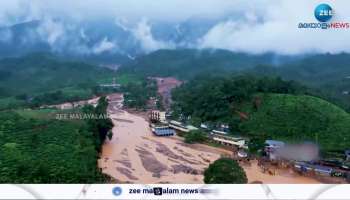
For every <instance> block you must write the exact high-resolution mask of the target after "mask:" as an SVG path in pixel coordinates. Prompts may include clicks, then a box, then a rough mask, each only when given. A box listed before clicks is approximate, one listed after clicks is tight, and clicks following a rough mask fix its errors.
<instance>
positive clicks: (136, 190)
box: [0, 184, 350, 200]
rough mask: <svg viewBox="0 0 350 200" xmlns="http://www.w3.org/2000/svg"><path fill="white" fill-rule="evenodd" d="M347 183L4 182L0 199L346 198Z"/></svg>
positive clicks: (348, 188)
mask: <svg viewBox="0 0 350 200" xmlns="http://www.w3.org/2000/svg"><path fill="white" fill-rule="evenodd" d="M349 191H350V185H347V184H344V185H336V184H334V185H322V184H320V185H300V184H298V185H285V184H278V185H265V184H248V185H230V184H224V185H197V184H160V185H157V184H155V185H139V184H135V185H134V184H120V185H118V184H91V185H90V184H85V185H84V184H48V185H45V184H39V185H36V184H18V185H17V184H3V185H1V186H0V192H1V195H0V198H1V199H276V200H277V199H319V200H321V199H327V200H328V199H349V198H350V193H349Z"/></svg>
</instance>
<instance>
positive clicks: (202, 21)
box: [0, 0, 350, 184]
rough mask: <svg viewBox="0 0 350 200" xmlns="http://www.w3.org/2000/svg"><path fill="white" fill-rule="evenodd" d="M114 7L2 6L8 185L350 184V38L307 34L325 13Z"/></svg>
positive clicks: (0, 105)
mask: <svg viewBox="0 0 350 200" xmlns="http://www.w3.org/2000/svg"><path fill="white" fill-rule="evenodd" d="M101 2H103V3H100V1H86V2H85V1H83V0H77V1H74V2H70V1H66V0H62V1H52V4H47V3H45V2H43V1H36V0H35V1H32V2H30V1H22V0H14V1H6V2H1V3H0V7H1V8H0V183H133V184H178V183H183V184H204V183H205V184H221V183H230V184H245V183H249V184H261V183H264V184H265V183H266V184H269V183H273V184H284V183H285V184H321V183H325V184H335V183H337V184H343V183H344V184H345V183H350V42H349V40H348V36H349V35H350V34H349V32H346V31H348V30H337V31H331V30H317V31H316V30H306V29H305V30H300V29H298V26H297V24H298V22H299V21H303V20H304V21H305V20H306V21H307V20H314V19H313V18H314V16H313V10H314V7H315V5H317V1H310V2H308V3H305V6H304V8H302V10H303V11H305V14H303V15H298V17H297V19H295V16H296V14H295V13H293V11H290V10H288V8H290V6H291V5H292V3H291V2H292V1H280V2H278V3H275V4H269V3H268V2H266V1H255V0H254V1H249V2H246V1H225V0H218V2H220V3H216V4H213V3H212V1H210V0H202V1H200V0H194V1H190V2H189V1H185V0H176V1H175V0H170V1H166V2H165V1H164V2H158V3H156V4H154V2H155V1H152V0H145V1H136V0H131V1H128V2H123V1H112V0H104V1H101ZM344 2H345V1H344ZM344 2H342V1H339V3H335V2H334V3H333V6H334V7H336V9H337V14H339V13H340V14H341V13H342V12H344V8H345V7H346V6H347V4H348V3H346V2H345V3H344ZM199 4H200V5H201V6H199V7H197V6H198V5H199ZM66 5H69V9H67V8H66ZM254 5H255V6H254ZM257 5H259V6H257ZM145 7H148V8H149V9H144V8H145ZM174 8H175V9H174ZM180 8H181V9H180ZM2 9H4V10H2ZM287 11H288V12H287ZM345 12H346V10H345ZM345 20H347V19H345ZM349 20H350V18H349ZM310 32H313V33H312V34H310ZM271 33H273V34H271ZM325 38H333V40H332V41H328V40H325Z"/></svg>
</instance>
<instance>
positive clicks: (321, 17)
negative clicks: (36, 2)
mask: <svg viewBox="0 0 350 200" xmlns="http://www.w3.org/2000/svg"><path fill="white" fill-rule="evenodd" d="M334 15H335V12H334V10H333V8H332V7H331V6H330V5H328V4H325V3H323V4H319V5H318V6H316V8H315V10H314V16H315V18H316V19H317V21H318V22H311V23H310V22H300V23H299V24H298V28H304V29H305V28H309V29H349V28H350V23H348V22H330V23H327V22H329V21H330V20H331V19H332V18H333V16H334Z"/></svg>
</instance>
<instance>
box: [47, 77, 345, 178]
mask: <svg viewBox="0 0 350 200" xmlns="http://www.w3.org/2000/svg"><path fill="white" fill-rule="evenodd" d="M152 79H153V80H155V81H156V83H157V87H158V90H157V92H158V94H159V95H160V96H161V101H162V104H163V106H164V108H163V109H164V111H160V110H158V109H156V108H154V107H153V108H152V109H147V110H146V111H136V110H132V109H129V108H126V107H125V106H124V101H125V99H124V94H123V93H112V94H109V95H108V96H107V98H108V101H109V106H108V116H110V118H111V120H112V122H113V125H114V127H113V129H112V135H113V136H112V137H111V139H108V138H106V140H105V143H104V144H103V146H102V151H101V155H100V159H99V160H98V167H99V168H100V170H101V171H102V172H103V173H104V174H107V175H109V176H110V177H112V178H113V180H114V182H118V183H143V184H146V183H203V173H204V171H205V169H206V168H208V166H209V164H211V163H213V162H214V161H215V160H217V159H219V158H221V157H226V158H231V159H235V160H237V161H238V162H239V164H240V165H241V167H242V168H243V169H244V170H245V172H246V175H247V178H248V183H290V184H297V183H346V176H349V175H348V169H346V168H345V166H344V167H343V168H342V167H339V166H335V165H330V164H329V163H324V162H323V163H316V162H301V161H297V160H303V159H304V158H294V157H293V158H292V157H290V155H287V153H286V152H285V151H286V149H288V148H290V145H286V144H285V143H284V142H282V141H275V140H267V141H265V148H264V149H263V152H264V153H265V156H263V157H257V156H252V155H249V153H248V152H249V151H248V144H249V138H242V137H234V136H232V135H230V134H228V125H225V124H222V125H221V126H220V127H218V128H216V129H209V128H208V126H207V125H206V124H201V126H200V127H195V126H192V125H190V124H184V123H182V122H180V121H176V120H174V119H169V114H168V113H169V112H171V109H170V105H171V90H172V89H173V88H175V87H177V86H179V85H181V84H182V82H180V81H178V80H177V79H175V78H172V77H169V78H152ZM98 99H99V98H98V97H95V98H93V99H91V100H86V101H80V102H73V103H65V104H60V105H54V106H53V107H55V108H58V109H70V108H74V107H78V106H82V105H86V104H91V105H96V103H97V101H98ZM155 100H156V99H155V98H153V99H150V104H152V105H155V102H154V101H155ZM152 101H153V102H152ZM51 107H52V106H51ZM199 129H200V130H202V131H203V132H206V133H207V139H208V141H210V143H194V144H188V143H185V141H184V137H183V136H184V135H185V134H188V133H189V132H190V131H193V130H199ZM213 144H216V145H213ZM285 147H288V148H285ZM302 148H306V151H304V152H298V153H295V152H294V153H295V154H297V155H304V153H305V152H311V154H307V153H306V156H311V157H315V158H316V157H317V156H318V149H317V146H313V144H305V145H304V144H303V145H302V146H298V147H297V149H302ZM310 149H311V150H313V151H310ZM288 150H290V149H288ZM304 150H305V149H304ZM312 153H313V154H312ZM307 159H309V158H307ZM307 159H306V160H307ZM304 160H305V159H304Z"/></svg>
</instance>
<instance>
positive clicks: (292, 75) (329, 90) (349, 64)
mask: <svg viewBox="0 0 350 200" xmlns="http://www.w3.org/2000/svg"><path fill="white" fill-rule="evenodd" d="M249 72H250V73H255V74H257V75H265V76H267V75H268V76H280V77H282V78H283V79H285V80H296V81H298V82H300V83H303V84H305V85H307V86H309V87H313V88H317V89H319V90H320V91H323V92H324V93H326V94H327V95H328V96H329V97H331V98H332V99H334V100H336V101H339V102H340V103H341V104H342V105H344V107H346V108H348V110H350V54H346V53H342V54H335V55H332V54H323V55H314V56H309V57H307V58H304V59H302V60H299V61H295V62H290V63H288V64H285V65H282V66H280V67H278V68H277V67H273V66H262V65H260V66H257V67H255V68H254V69H251V70H249Z"/></svg>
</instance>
